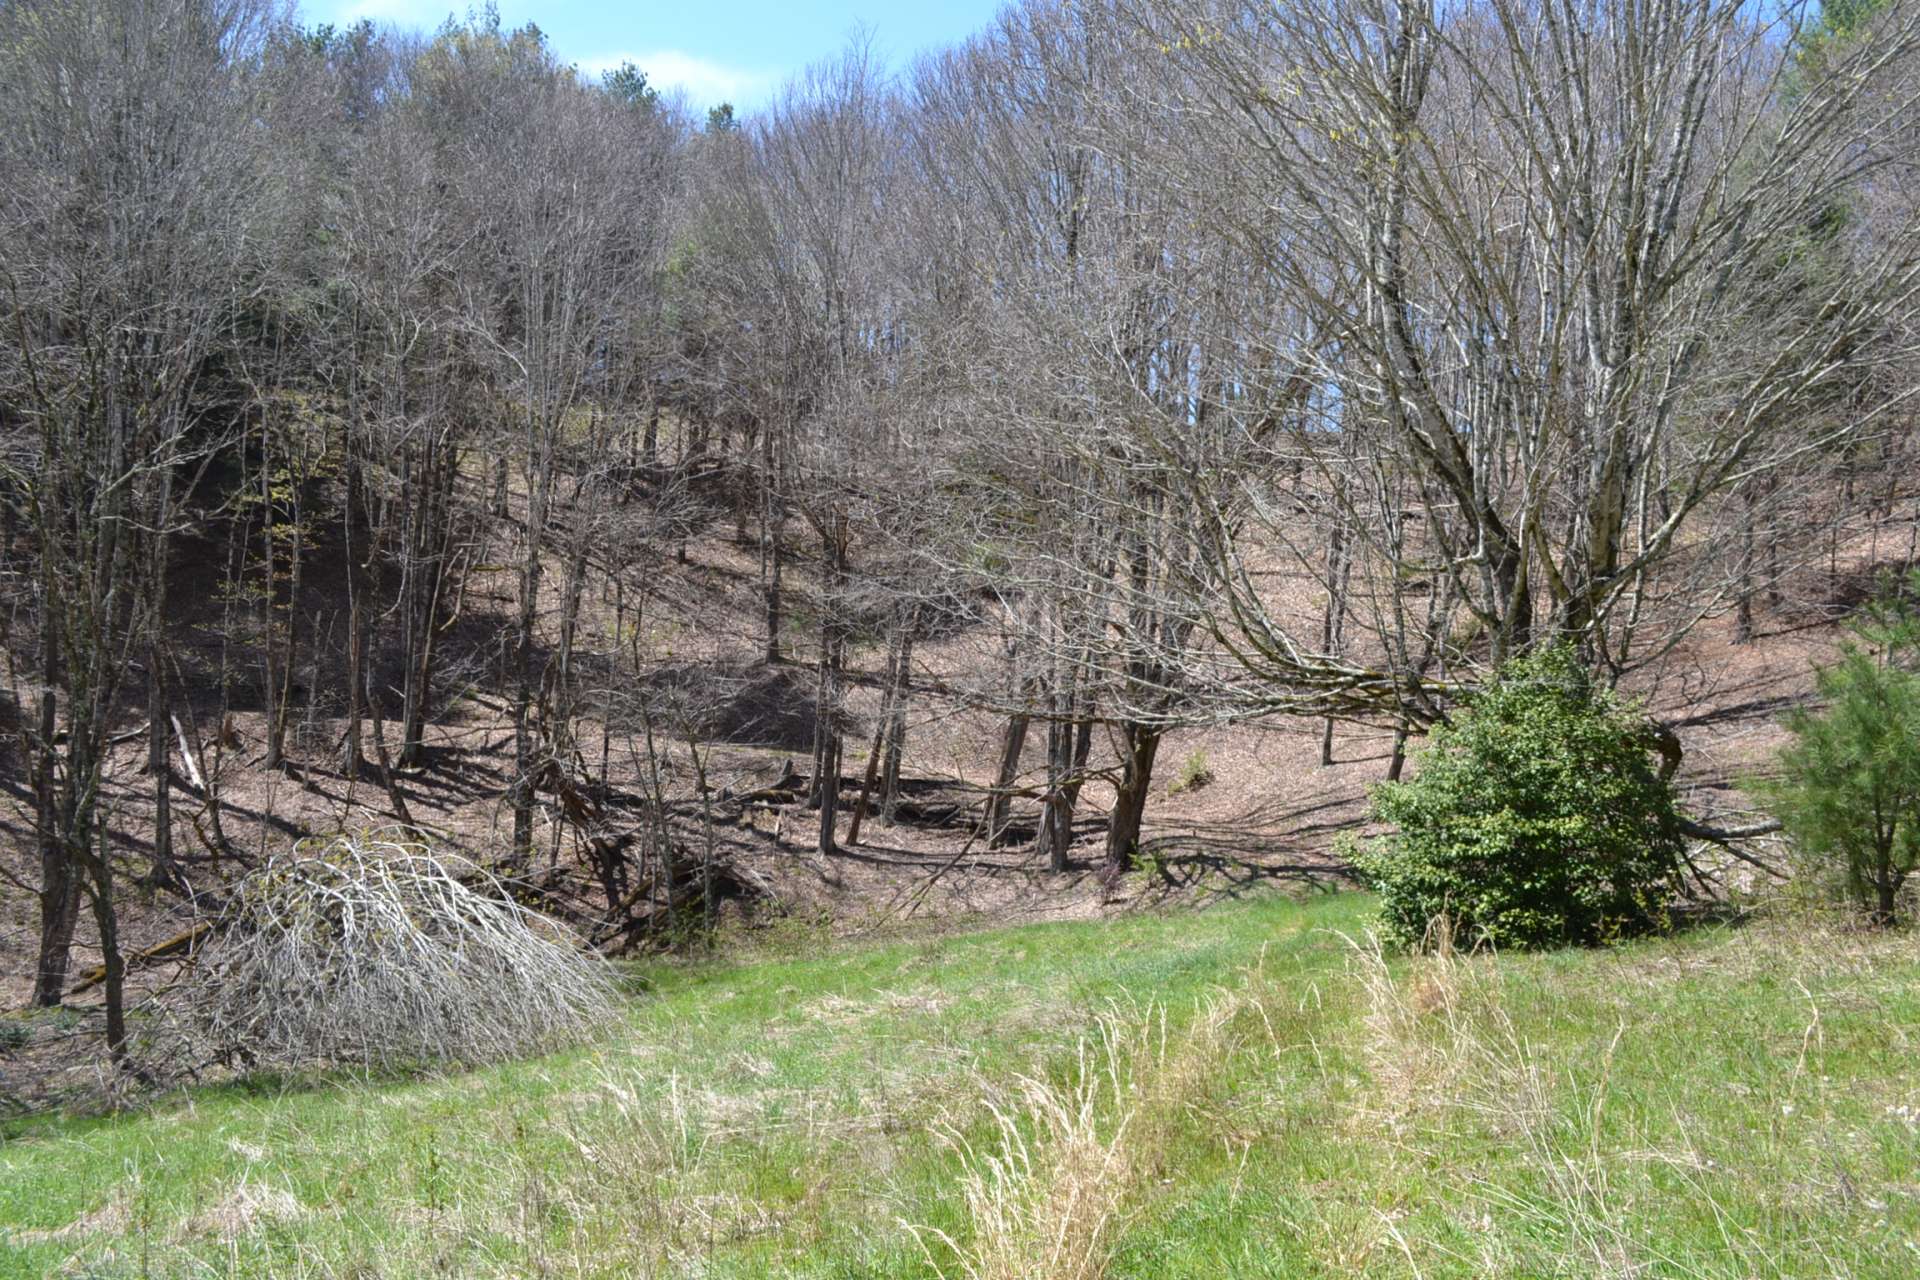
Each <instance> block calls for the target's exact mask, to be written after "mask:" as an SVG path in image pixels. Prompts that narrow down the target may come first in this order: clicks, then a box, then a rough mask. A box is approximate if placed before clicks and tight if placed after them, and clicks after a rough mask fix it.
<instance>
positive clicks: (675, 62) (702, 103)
mask: <svg viewBox="0 0 1920 1280" xmlns="http://www.w3.org/2000/svg"><path fill="white" fill-rule="evenodd" d="M623 62H631V63H632V64H633V65H634V66H636V67H638V68H640V69H641V70H642V71H644V72H646V73H647V83H648V84H650V85H652V86H653V87H654V88H656V89H658V90H660V91H661V92H663V93H671V92H672V91H673V90H675V89H679V90H682V91H683V92H685V93H686V95H687V98H688V99H689V100H690V101H691V102H692V103H693V105H695V106H698V107H710V106H714V105H716V104H718V103H721V102H731V103H733V104H734V105H735V106H740V105H743V104H745V103H748V102H751V101H753V100H755V99H757V98H759V97H760V96H761V95H763V94H765V93H766V92H767V91H768V90H770V89H772V88H773V86H774V77H773V76H771V75H768V74H766V73H765V72H760V71H750V70H748V69H746V68H744V67H730V66H727V65H725V64H724V63H719V62H713V61H711V60H709V59H706V58H700V57H695V56H694V55H693V54H690V53H682V52H681V51H680V50H678V49H657V50H654V51H653V52H651V53H610V54H607V55H606V56H605V57H600V58H587V59H583V60H582V61H581V62H580V64H579V65H580V69H581V70H582V71H584V72H586V73H587V74H588V75H592V76H598V75H603V74H605V73H606V72H608V71H612V70H613V69H614V68H615V67H618V66H619V65H620V64H621V63H623Z"/></svg>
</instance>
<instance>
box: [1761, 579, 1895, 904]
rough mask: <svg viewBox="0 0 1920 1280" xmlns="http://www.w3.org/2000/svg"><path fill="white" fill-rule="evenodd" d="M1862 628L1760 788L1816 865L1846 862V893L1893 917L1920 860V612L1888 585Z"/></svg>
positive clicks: (1822, 681)
mask: <svg viewBox="0 0 1920 1280" xmlns="http://www.w3.org/2000/svg"><path fill="white" fill-rule="evenodd" d="M1913 587H1914V590H1915V591H1916V592H1920V578H1916V579H1915V581H1914V583H1913ZM1855 636H1856V637H1857V639H1858V640H1859V641H1864V642H1865V644H1864V647H1862V645H1861V644H1860V643H1848V644H1846V645H1845V646H1844V647H1843V648H1842V651H1841V658H1840V661H1839V662H1838V663H1836V664H1835V665H1834V666H1831V667H1829V668H1827V669H1826V670H1824V671H1821V672H1819V673H1818V675H1817V676H1816V677H1815V683H1816V686H1817V687H1818V689H1819V692H1820V697H1821V699H1822V701H1824V702H1825V703H1826V704H1827V705H1826V707H1825V709H1824V710H1821V711H1817V712H1815V711H1796V712H1794V713H1792V714H1791V715H1789V716H1788V717H1787V729H1788V730H1789V731H1790V732H1791V733H1792V734H1793V740H1792V741H1791V742H1789V743H1788V744H1787V745H1786V746H1785V747H1784V748H1782V750H1781V752H1780V765H1781V774H1782V776H1781V777H1780V778H1779V779H1778V780H1775V781H1770V782H1759V783H1756V784H1754V790H1755V791H1757V792H1758V793H1759V794H1760V796H1761V798H1762V800H1763V801H1764V802H1765V803H1766V804H1767V806H1768V807H1769V808H1771V809H1772V810H1773V812H1774V815H1775V816H1776V817H1778V818H1779V819H1780V822H1781V825H1782V826H1783V827H1785V828H1786V831H1787V834H1788V835H1790V836H1792V837H1793V840H1794V844H1795V845H1796V846H1797V847H1798V849H1799V851H1800V852H1801V853H1802V854H1803V855H1806V857H1807V858H1809V859H1810V860H1811V861H1812V863H1813V866H1812V867H1811V870H1813V871H1814V872H1815V873H1816V874H1817V873H1819V872H1822V871H1826V870H1829V869H1832V870H1836V871H1838V873H1839V876H1840V879H1841V880H1842V882H1843V886H1844V892H1845V894H1846V896H1847V897H1849V898H1851V899H1852V900H1853V901H1854V902H1856V903H1858V904H1859V905H1860V906H1862V907H1864V908H1866V909H1867V910H1868V911H1869V912H1870V913H1871V914H1872V916H1873V918H1874V920H1875V921H1876V922H1877V923H1880V924H1892V923H1893V922H1894V918H1895V914H1896V908H1897V905H1898V903H1899V895H1900V889H1901V886H1902V885H1904V884H1905V882H1906V879H1907V877H1908V876H1909V875H1910V874H1912V872H1913V870H1914V868H1915V866H1916V865H1920V674H1915V672H1914V670H1913V667H1914V666H1915V664H1916V663H1917V662H1920V616H1917V615H1916V613H1915V610H1914V608H1913V606H1912V605H1911V604H1910V603H1908V602H1906V601H1904V600H1902V599H1901V598H1900V597H1899V596H1898V595H1897V594H1895V593H1893V592H1892V591H1883V593H1882V596H1881V599H1880V600H1879V601H1878V602H1877V603H1875V604H1874V605H1872V606H1870V607H1869V609H1868V615H1867V621H1866V622H1864V623H1863V624H1862V625H1860V626H1859V627H1857V628H1856V629H1855Z"/></svg>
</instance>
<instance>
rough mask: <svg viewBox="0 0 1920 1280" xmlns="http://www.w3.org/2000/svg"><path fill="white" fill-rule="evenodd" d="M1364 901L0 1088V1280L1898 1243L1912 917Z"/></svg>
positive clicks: (1064, 1263) (1835, 1272)
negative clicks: (1643, 925)
mask: <svg viewBox="0 0 1920 1280" xmlns="http://www.w3.org/2000/svg"><path fill="white" fill-rule="evenodd" d="M1368 910H1369V904H1368V902H1367V901H1366V899H1364V898H1362V897H1359V896H1353V895H1342V896H1335V897H1325V898H1318V899H1314V900H1312V901H1310V902H1306V903H1292V902H1288V901H1285V900H1282V899H1279V898H1273V899H1267V900H1262V901H1255V902H1249V903H1244V904H1241V905H1237V906H1232V907H1227V908H1223V909H1216V910H1212V911H1208V912H1205V913H1201V914H1180V915H1166V916H1157V917H1148V916H1142V917H1135V918H1125V919H1119V920H1112V921H1106V922H1101V923H1088V924H1075V925H1046V926H1037V927H1031V928H1021V929H1007V930H999V931H993V932H979V933H966V934H958V935H950V936H946V937H939V938H929V939H924V940H912V941H897V942H891V943H885V944H878V945H862V946H857V947H845V948H837V947H829V946H827V945H825V944H817V945H812V946H806V947H802V946H795V947H793V948H790V952H805V954H798V955H796V954H787V955H763V956H759V957H748V958H740V959H736V960H731V961H728V962H726V963H711V964H704V965H690V966H689V965H657V966H651V967H648V968H645V969H641V970H637V971H635V972H634V974H633V991H634V994H633V1000H632V1006H631V1014H630V1016H629V1017H628V1019H627V1021H626V1022H625V1024H624V1025H623V1026H621V1027H620V1028H619V1029H618V1031H617V1033H615V1034H611V1035H609V1036H608V1037H606V1039H605V1040H604V1041H603V1042H602V1043H599V1044H597V1045H594V1046H590V1047H587V1048H584V1049H579V1050H575V1051H573V1052H569V1053H565V1054H561V1055H557V1056H554V1057H550V1058H545V1059H542V1060H538V1061H533V1062H526V1063H519V1064H514V1065H510V1066H505V1067H501V1068H497V1069H493V1070H487V1071H480V1072H475V1073H472V1074H466V1075H450V1076H442V1077H435V1078H430V1079H423V1080H410V1081H398V1082H379V1083H365V1082H354V1081H345V1080H328V1081H319V1082H313V1081H308V1082H302V1083H290V1082H255V1083H252V1084H250V1085H248V1086H244V1087H223V1088H217V1089H208V1090H203V1091H199V1092H195V1093H191V1094H189V1095H186V1096H182V1097H179V1098H175V1099H172V1100H169V1101H167V1102H165V1103H163V1104H161V1105H158V1106H155V1107H154V1108H152V1109H151V1110H149V1111H146V1112H143V1113H139V1114H133V1115H126V1116H121V1117H118V1118H91V1119H76V1118H64V1119H60V1118H43V1119H38V1120H33V1121H29V1122H25V1123H16V1124H15V1126H14V1127H13V1129H12V1130H11V1131H10V1132H8V1133H7V1135H6V1140H5V1143H4V1146H0V1275H7V1276H40V1275H45V1274H62V1273H64V1274H71V1275H88V1276H99V1277H106V1276H144V1275H156V1276H261V1275H275V1276H316V1277H319V1276H325V1277H346V1276H363V1277H374V1276H379V1277H407V1276H556V1277H573V1276H606V1277H627V1276H649V1275H662V1276H702V1277H723V1276H740V1277H747V1276H766V1275H781V1276H787V1275H791V1276H817V1277H899V1276H935V1275H941V1276H951V1277H962V1276H965V1277H994V1278H996V1280H1013V1278H1014V1277H1048V1278H1082V1277H1085V1278H1091V1277H1095V1276H1107V1277H1154V1278H1156V1280H1158V1278H1164V1277H1203V1276H1204V1277H1220V1276H1246V1277H1253V1276H1274V1277H1279V1276H1286V1277H1295V1276H1300V1277H1305V1276H1362V1275H1364V1276H1368V1277H1374V1276H1384V1277H1393V1276H1407V1277H1441V1276H1458V1277H1482V1276H1511V1277H1536V1276H1556V1275H1564V1276H1595V1275H1609V1276H1613V1275H1617V1276H1682V1277H1693V1276H1711V1277H1729V1278H1732V1277H1754V1276H1782V1277H1787V1276H1790V1277H1812V1276H1863V1277H1864V1276H1886V1277H1896V1276H1898V1277H1909V1276H1912V1275H1915V1274H1920V1046H1917V1045H1916V1042H1915V1041H1916V1037H1920V941H1917V940H1916V938H1915V937H1914V935H1912V934H1906V935H1870V934H1865V933H1856V932H1847V931H1841V930H1834V929H1825V928H1819V927H1815V926H1811V925H1808V924H1805V923H1804V922H1787V921H1781V922H1777V923H1761V924H1757V925H1749V926H1747V927H1745V928H1741V929H1720V928H1715V929H1708V930H1701V931H1696V932H1694V933H1692V934H1689V935H1687V936H1684V937H1680V938H1676V939H1669V940H1661V941H1656V942H1650V943H1642V944H1637V945H1633V946H1629V947H1623V948H1620V949H1617V950H1612V951H1604V952H1589V953H1563V954H1556V955H1547V956H1538V957H1499V958H1497V959H1495V958H1485V957H1481V958H1472V959H1467V958H1439V959H1424V960H1417V961H1412V960H1400V959H1391V958H1389V959H1385V960H1383V959H1382V958H1381V957H1380V956H1379V955H1378V953H1377V952H1375V951H1374V950H1373V949H1372V948H1370V947H1369V946H1368V945H1367V943H1366V941H1365V936H1364V928H1365V924H1366V919H1367V913H1368Z"/></svg>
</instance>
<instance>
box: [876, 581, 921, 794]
mask: <svg viewBox="0 0 1920 1280" xmlns="http://www.w3.org/2000/svg"><path fill="white" fill-rule="evenodd" d="M918 626H919V619H918V618H917V617H915V616H911V615H910V616H909V618H908V620H907V626H906V632H905V634H903V635H902V636H901V637H900V660H899V662H898V663H897V664H896V667H895V671H894V679H893V707H892V713H891V714H890V715H889V716H888V717H887V724H886V735H887V742H886V747H885V751H884V755H883V757H882V760H881V765H880V817H881V818H882V819H883V820H884V821H887V822H892V821H893V815H894V810H895V809H896V808H897V807H898V806H899V804H900V762H901V757H902V756H904V755H905V754H906V749H907V695H908V693H909V692H911V691H912V689H913V633H914V631H915V629H917V627H918Z"/></svg>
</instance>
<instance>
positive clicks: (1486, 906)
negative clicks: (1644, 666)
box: [1355, 648, 1682, 947]
mask: <svg viewBox="0 0 1920 1280" xmlns="http://www.w3.org/2000/svg"><path fill="white" fill-rule="evenodd" d="M1649 745H1650V744H1649V740H1648V735H1647V732H1646V726H1645V724H1644V723H1643V722H1642V721H1641V720H1640V719H1639V717H1638V716H1637V715H1635V714H1634V713H1633V711H1632V710H1631V709H1629V708H1627V707H1625V706H1622V705H1621V704H1620V703H1619V702H1618V701H1617V700H1616V699H1615V698H1614V697H1613V696H1612V695H1611V694H1610V693H1609V692H1608V691H1607V690H1605V689H1603V688H1600V687H1598V686H1596V685H1595V684H1594V683H1593V682H1592V680H1591V678H1590V677H1589V675H1588V674H1587V672H1586V671H1585V670H1584V669H1583V668H1582V667H1581V666H1580V665H1579V664H1578V662H1576V661H1575V659H1574V657H1573V655H1572V654H1571V653H1570V652H1569V651H1568V650H1566V649H1564V648H1556V649H1548V650H1544V651H1541V652H1539V653H1536V654H1533V655H1531V656H1529V657H1525V658H1521V659H1517V660H1515V661H1514V662H1511V663H1509V664H1508V665H1507V666H1505V667H1504V668H1502V669H1501V671H1500V673H1499V674H1498V676H1497V677H1496V678H1495V680H1494V681H1493V682H1492V683H1491V684H1490V685H1488V686H1487V688H1486V689H1484V690H1483V691H1481V692H1480V693H1479V694H1477V695H1476V696H1475V697H1473V698H1472V699H1471V701H1470V702H1469V703H1468V704H1467V705H1466V706H1465V707H1464V708H1463V709H1462V710H1461V711H1460V712H1459V713H1458V714H1457V715H1456V716H1455V717H1454V720H1453V723H1452V724H1451V725H1443V726H1440V727H1438V728H1436V729H1435V730H1434V733H1433V736H1432V739H1431V741H1430V742H1429V744H1428V746H1427V749H1426V750H1425V751H1424V752H1423V753H1421V755H1420V757H1419V762H1420V768H1419V773H1418V775H1417V776H1416V777H1415V778H1414V779H1413V780H1412V781H1410V782H1403V783H1389V784H1386V785H1383V786H1381V787H1380V788H1378V789H1377V790H1376V791H1375V792H1374V797H1373V802H1374V813H1375V815H1376V816H1377V817H1379V818H1381V819H1383V820H1385V821H1387V822H1390V823H1392V824H1393V825H1394V827H1395V828H1396V830H1394V831H1393V832H1392V833H1390V834H1388V835H1386V836H1384V837H1382V838H1380V839H1379V840H1377V841H1374V842H1373V843H1372V844H1371V845H1370V846H1367V847H1363V848H1361V849H1359V850H1358V851H1357V852H1356V855H1355V860H1356V863H1357V865H1358V867H1359V869H1360V871H1361V874H1362V875H1363V876H1364V877H1365V878H1366V879H1367V880H1368V882H1369V883H1370V884H1371V885H1372V886H1373V887H1374V888H1375V889H1376V890H1378V892H1379V893H1380V897H1381V909H1382V914H1383V916H1384V919H1385V924H1386V929H1387V932H1388V933H1389V934H1390V935H1391V936H1392V938H1393V939H1394V940H1395V941H1397V942H1400V943H1404V944H1407V945H1418V944H1419V943H1420V942H1421V941H1422V939H1423V938H1424V937H1425V935H1426V931H1427V927H1428V924H1429V922H1430V921H1432V920H1433V919H1434V918H1435V917H1436V916H1440V915H1443V914H1444V915H1446V916H1448V917H1449V918H1450V919H1451V920H1452V921H1453V924H1454V927H1455V929H1456V930H1458V931H1460V932H1461V933H1462V934H1463V936H1469V937H1479V936H1484V937H1486V938H1488V939H1489V940H1491V941H1492V942H1493V943H1494V944H1495V945H1496V946H1501V947H1536V946H1557V945H1564V944H1569V943H1574V944H1593V943H1599V942H1605V941H1608V940H1611V939H1613V938H1616V937H1619V936H1621V935H1623V934H1628V933H1634V932H1639V931H1644V930H1645V929H1647V928H1648V927H1650V926H1651V925H1653V924H1654V923H1655V922H1656V921H1658V920H1659V918H1660V915H1661V907H1662V904H1663V903H1664V901H1665V900H1666V897H1667V894H1668V891H1669V889H1670V887H1671V884H1672V880H1673V876H1674V873H1675V870H1676V867H1677V865H1678V860H1679V856H1680V853H1681V850H1682V838H1681V834H1680V828H1679V816H1678V814H1677V813H1676V811H1675V809H1674V803H1673V793H1672V789H1671V788H1670V787H1669V786H1668V785H1667V784H1666V783H1665V782H1664V781H1662V780H1661V778H1660V777H1659V776H1658V773H1657V772H1656V770H1655V769H1654V768H1653V766H1652V764H1651V762H1650V760H1649V758H1648V756H1649Z"/></svg>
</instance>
